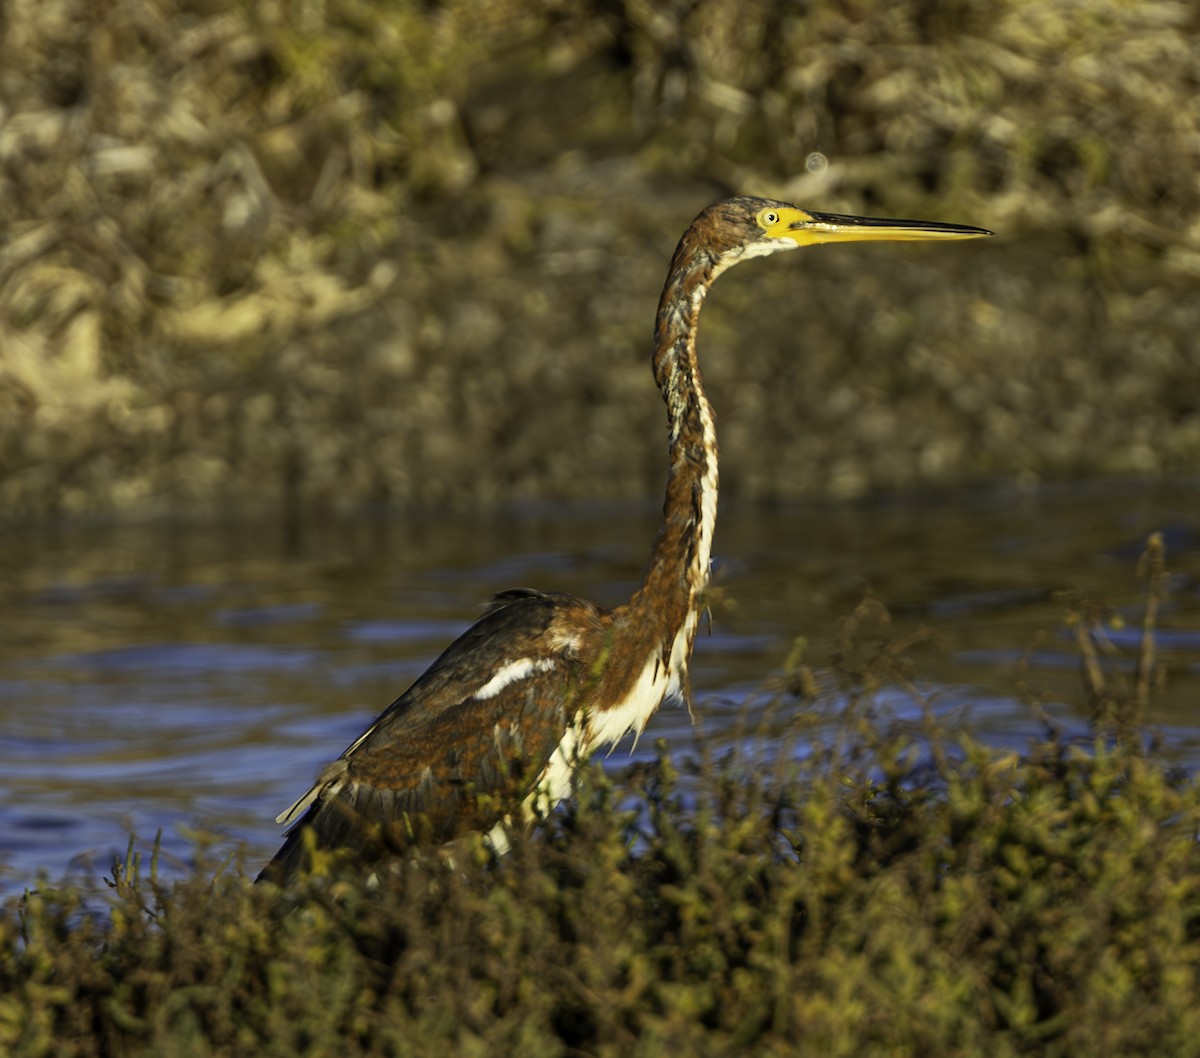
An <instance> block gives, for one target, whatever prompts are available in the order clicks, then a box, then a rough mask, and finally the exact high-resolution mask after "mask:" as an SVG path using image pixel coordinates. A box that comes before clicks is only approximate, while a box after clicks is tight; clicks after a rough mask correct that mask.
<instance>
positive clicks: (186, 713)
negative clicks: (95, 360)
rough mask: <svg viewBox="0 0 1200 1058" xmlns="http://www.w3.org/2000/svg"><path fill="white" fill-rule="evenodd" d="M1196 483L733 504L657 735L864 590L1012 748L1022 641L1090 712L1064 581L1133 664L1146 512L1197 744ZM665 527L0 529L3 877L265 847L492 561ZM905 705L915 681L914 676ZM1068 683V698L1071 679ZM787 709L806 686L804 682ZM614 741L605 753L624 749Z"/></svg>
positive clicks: (518, 574) (936, 677) (522, 573)
mask: <svg viewBox="0 0 1200 1058" xmlns="http://www.w3.org/2000/svg"><path fill="white" fill-rule="evenodd" d="M1196 491H1197V489H1196V484H1195V483H1181V484H1177V485H1160V486H1157V487H1154V488H1149V487H1141V488H1135V487H1129V486H1114V485H1106V486H1087V487H1083V486H1076V487H1061V488H1054V489H1048V490H1042V491H1040V492H1039V493H1037V494H1035V495H1032V496H1029V495H1022V494H1019V493H1016V492H1011V491H1003V490H1000V491H975V492H967V493H960V494H955V495H950V496H941V497H938V498H936V499H930V498H928V497H924V498H922V497H907V498H905V497H900V498H890V499H887V500H879V501H873V502H865V503H857V504H852V505H830V504H820V505H814V506H811V507H804V508H799V507H782V508H770V509H764V508H760V507H750V506H744V505H738V504H737V503H734V502H728V503H726V504H725V506H724V509H723V510H722V516H721V522H720V525H719V526H718V533H717V544H716V563H715V583H716V586H717V588H718V596H717V601H716V604H715V606H714V610H715V619H714V624H713V630H712V634H711V635H702V636H701V638H700V639H699V640H698V642H697V647H696V657H695V662H694V665H693V684H694V693H695V700H696V710H697V714H698V717H699V721H700V726H699V727H698V728H693V727H692V726H691V724H690V722H689V719H688V715H687V711H686V710H685V709H682V708H666V709H664V710H662V711H660V712H659V713H658V714H657V715H656V717H655V718H654V719H653V720H652V722H651V724H650V727H649V729H648V731H647V733H646V736H644V737H643V740H642V742H641V744H640V746H639V749H638V755H639V756H642V755H645V754H646V753H649V752H651V750H650V747H652V746H653V742H654V739H655V738H659V737H661V738H665V739H666V740H667V741H668V742H669V743H670V744H671V746H672V748H673V749H674V750H675V751H676V752H678V753H695V752H696V751H697V749H698V739H700V738H701V737H702V738H704V739H705V740H706V744H707V745H709V746H710V747H712V746H715V747H720V746H722V745H725V744H728V742H729V740H732V739H734V738H735V737H736V731H737V730H738V726H739V722H740V721H741V720H743V719H744V718H745V713H746V710H747V708H751V709H752V708H754V706H753V705H751V706H747V702H748V701H749V702H751V703H753V702H761V701H762V700H763V698H764V697H765V695H764V693H763V688H764V686H766V685H768V684H769V683H770V681H771V680H772V678H773V677H777V676H778V674H779V673H780V670H781V668H782V666H783V664H784V661H785V659H786V658H787V656H788V655H789V653H790V652H791V651H792V649H793V646H794V643H795V641H796V638H797V637H798V636H803V637H805V638H806V640H807V646H806V648H805V652H804V657H805V660H806V661H807V662H808V663H809V664H811V665H813V666H814V668H815V669H816V673H817V677H818V682H820V678H821V667H822V666H823V665H824V664H825V663H826V662H827V659H828V658H829V656H830V649H831V645H832V643H833V642H834V637H835V634H836V628H837V623H838V621H839V619H840V618H841V617H842V616H844V615H845V614H847V613H849V612H850V611H851V610H852V609H853V607H854V606H855V605H856V604H857V603H858V601H859V600H860V599H861V598H862V596H863V592H864V590H870V591H871V593H872V594H873V595H874V596H875V597H877V598H878V599H880V600H881V601H883V602H884V603H886V604H887V606H888V607H889V609H890V611H891V618H892V619H891V623H890V624H889V625H888V626H887V627H886V628H884V627H882V626H872V627H868V628H867V629H866V630H865V631H864V633H863V636H862V638H861V641H862V642H863V643H864V644H865V647H864V650H868V649H869V647H870V646H871V644H872V643H873V642H875V641H877V640H879V639H880V638H881V637H883V636H899V635H903V634H905V633H907V632H915V631H917V630H918V629H927V630H929V631H930V632H931V633H932V635H933V637H934V639H935V640H936V644H935V645H933V646H929V647H926V648H924V649H920V650H918V651H917V652H916V653H915V654H914V655H913V656H914V660H915V662H916V671H917V676H918V679H919V681H920V684H919V685H920V690H921V692H922V694H926V695H929V696H931V698H932V700H933V702H934V704H935V706H936V708H937V709H939V710H943V709H944V710H957V709H959V708H961V707H963V706H967V707H969V717H970V723H971V725H972V726H973V727H974V728H975V729H976V730H977V731H978V733H979V734H980V735H981V736H982V737H984V738H986V739H988V740H989V741H991V742H992V743H994V744H997V745H1008V746H1012V747H1014V748H1020V747H1021V746H1022V745H1024V744H1025V743H1026V742H1027V741H1028V740H1029V739H1030V738H1032V737H1035V736H1036V735H1037V734H1038V733H1039V731H1040V730H1041V729H1040V727H1039V724H1038V721H1037V719H1036V718H1035V716H1034V715H1033V713H1032V712H1031V710H1030V708H1029V707H1028V705H1026V704H1024V702H1023V701H1022V700H1021V696H1020V695H1019V694H1018V693H1017V691H1016V686H1017V676H1018V664H1019V662H1020V661H1021V659H1022V658H1023V657H1025V658H1026V659H1027V661H1028V666H1029V669H1028V674H1027V679H1028V680H1029V682H1031V683H1032V684H1033V685H1034V686H1035V688H1036V689H1037V691H1038V692H1039V694H1040V695H1041V696H1042V697H1043V698H1044V699H1045V700H1046V701H1047V703H1048V708H1049V710H1050V711H1051V712H1052V713H1053V714H1054V715H1055V716H1056V717H1058V718H1059V719H1060V720H1061V721H1062V722H1063V723H1065V724H1067V725H1068V726H1069V725H1072V724H1074V725H1077V726H1078V727H1079V728H1080V730H1082V729H1083V726H1084V723H1085V717H1084V716H1083V715H1082V714H1081V713H1080V712H1079V706H1078V704H1077V703H1080V702H1082V700H1083V695H1082V693H1081V690H1080V681H1079V676H1078V654H1077V652H1076V649H1075V647H1074V644H1073V642H1072V640H1071V636H1070V633H1069V630H1068V629H1067V628H1066V626H1065V623H1064V616H1065V613H1066V605H1065V603H1064V601H1063V599H1062V598H1061V596H1059V594H1058V593H1060V592H1062V591H1070V590H1074V591H1077V592H1081V593H1088V594H1091V595H1095V596H1102V597H1105V598H1107V599H1109V600H1111V601H1112V602H1113V603H1114V604H1115V605H1116V606H1117V608H1118V612H1119V613H1121V614H1123V615H1125V616H1126V619H1127V621H1128V622H1131V623H1127V625H1126V627H1125V628H1124V629H1119V628H1118V629H1115V630H1114V631H1113V632H1112V634H1111V638H1112V639H1113V640H1114V644H1115V646H1116V647H1118V648H1123V650H1124V653H1123V654H1122V655H1120V656H1118V657H1116V658H1114V660H1113V662H1112V664H1113V665H1114V666H1115V667H1116V668H1121V667H1126V668H1128V667H1129V665H1130V660H1129V659H1130V658H1131V657H1132V656H1133V651H1134V650H1135V649H1136V639H1137V625H1136V622H1137V621H1138V620H1140V617H1139V614H1140V606H1141V597H1142V596H1141V589H1140V586H1139V581H1138V578H1137V576H1136V567H1137V558H1138V555H1139V554H1140V552H1141V550H1142V548H1143V546H1144V543H1145V539H1146V537H1147V535H1148V533H1149V532H1150V531H1152V530H1155V529H1158V530H1162V531H1163V532H1164V534H1165V537H1166V541H1167V548H1168V553H1167V561H1168V566H1169V568H1170V569H1171V570H1172V571H1174V573H1173V578H1172V592H1171V597H1170V600H1169V602H1168V604H1167V605H1166V607H1165V608H1164V610H1163V612H1162V614H1161V618H1160V629H1161V631H1160V637H1159V648H1160V652H1161V653H1162V656H1163V660H1164V661H1165V663H1166V664H1167V666H1168V670H1169V674H1170V678H1169V680H1168V682H1167V685H1166V687H1165V689H1164V690H1163V691H1162V692H1161V693H1160V694H1159V695H1158V696H1157V697H1156V699H1155V701H1154V705H1153V708H1152V711H1151V714H1150V716H1149V718H1148V719H1149V721H1150V722H1151V723H1152V724H1154V725H1155V726H1156V727H1157V728H1158V729H1159V730H1160V731H1161V732H1162V733H1163V736H1164V741H1165V742H1166V743H1167V745H1168V746H1169V747H1170V750H1171V752H1172V753H1174V754H1175V755H1177V757H1178V758H1179V759H1180V760H1181V761H1182V762H1183V763H1184V764H1186V765H1187V766H1189V767H1194V766H1196V765H1197V764H1198V763H1200V716H1198V714H1197V710H1196V706H1197V703H1198V702H1200V694H1198V693H1197V691H1198V689H1200V505H1198V504H1197V503H1196V501H1195V495H1196ZM656 527H657V512H656V511H655V510H654V509H653V508H652V507H649V506H647V507H644V508H629V507H625V508H612V507H589V508H581V507H573V508H569V509H566V510H557V509H553V508H549V507H539V508H532V509H524V510H518V511H511V512H507V513H505V514H504V515H496V516H493V517H489V518H486V519H483V520H480V519H479V518H478V517H476V516H450V515H443V514H439V515H437V516H436V517H434V516H429V517H399V516H395V515H391V516H385V515H376V516H370V517H366V516H364V517H362V518H359V519H356V520H353V521H341V522H328V523H322V524H315V523H314V524H309V525H306V526H303V527H301V528H300V529H295V528H292V529H287V530H285V529H284V528H283V527H280V526H278V525H274V524H247V523H237V522H231V523H229V524H225V525H220V526H214V525H212V524H208V525H203V526H199V525H191V526H189V525H163V524H159V525H109V526H96V525H88V526H74V527H66V528H59V529H51V530H46V529H39V530H37V531H17V532H9V533H7V534H6V535H5V538H4V545H5V546H4V553H3V556H2V557H0V570H2V575H3V581H2V584H3V588H2V590H3V602H4V606H3V607H2V609H0V865H2V869H0V892H8V893H11V892H13V891H14V890H19V888H20V887H21V886H22V885H25V884H27V883H29V882H30V881H32V880H33V879H35V878H36V876H37V875H38V873H39V872H40V871H44V872H45V873H46V874H47V875H48V876H49V877H50V878H51V879H54V880H57V879H59V878H61V877H63V876H64V875H65V874H67V873H69V872H76V873H77V874H83V875H88V876H93V877H94V876H95V875H97V874H100V873H104V872H106V871H107V870H108V868H109V866H110V864H111V861H112V858H113V856H114V855H120V854H123V852H124V850H125V847H126V845H127V842H128V840H129V837H130V834H131V833H132V834H134V835H136V839H137V842H138V845H139V847H145V846H147V845H148V844H149V843H150V842H151V841H152V840H153V837H154V834H155V832H156V831H157V830H158V829H159V828H161V829H162V831H163V847H164V850H165V853H166V861H167V866H168V867H169V866H170V864H171V863H172V862H176V863H183V862H184V861H185V860H186V858H187V857H188V856H189V855H190V853H191V851H192V850H193V848H194V844H193V839H192V836H191V832H192V831H193V830H197V829H198V830H205V831H211V832H215V833H216V834H217V835H219V838H220V842H221V844H222V845H225V846H229V847H231V848H233V847H240V848H241V849H242V850H243V851H244V854H245V856H246V861H247V863H248V864H250V865H251V866H254V865H255V864H256V863H257V862H259V861H260V860H262V859H264V858H266V857H267V856H269V854H270V853H271V852H272V851H273V850H274V848H275V847H276V845H277V844H278V840H279V832H280V828H279V827H277V826H276V825H275V824H274V822H273V819H274V817H275V815H276V814H277V813H278V812H279V811H280V810H282V809H283V808H284V807H286V806H287V805H288V804H290V803H291V802H292V800H293V799H294V798H295V797H296V796H297V795H298V794H300V793H302V792H303V790H304V789H305V788H306V787H307V785H308V783H309V782H310V780H311V779H312V778H313V776H314V775H315V773H316V772H317V771H318V770H319V768H320V767H321V765H322V764H324V763H325V762H327V761H328V760H330V759H331V758H333V757H335V756H336V755H337V754H338V753H339V752H340V751H341V750H342V749H343V748H344V747H345V746H346V745H348V744H349V743H350V742H351V741H353V739H354V738H355V737H356V736H357V735H358V734H359V733H360V732H361V730H362V729H363V727H364V726H365V725H366V724H367V723H368V722H369V721H370V720H371V719H372V718H373V717H374V716H375V715H376V713H378V712H379V711H380V710H381V709H382V708H383V707H385V706H386V705H387V704H388V703H389V702H391V701H392V699H393V698H395V697H396V696H397V694H398V693H399V692H400V691H402V690H403V689H404V688H405V687H406V686H407V685H408V683H409V682H410V681H411V680H412V679H414V678H415V677H416V676H417V675H419V674H420V672H421V671H422V670H423V669H424V667H425V666H426V665H427V664H428V663H429V662H430V661H431V660H432V659H433V658H434V657H435V656H436V655H437V654H438V653H439V652H440V651H441V649H442V648H443V647H444V646H445V645H446V644H447V643H448V642H449V641H450V640H451V639H452V638H453V637H454V636H455V635H456V634H458V633H459V632H460V631H462V630H463V629H465V628H466V627H467V626H468V624H469V623H470V622H471V621H472V619H473V618H474V617H475V616H476V615H477V614H478V612H479V607H480V605H481V604H482V603H483V602H484V601H485V600H486V599H487V598H488V597H489V595H490V594H491V593H492V592H494V591H497V590H500V589H503V588H505V587H511V586H518V585H522V586H534V587H539V588H545V589H550V590H569V591H574V592H578V593H580V594H585V595H588V596H590V597H591V598H593V599H595V600H596V601H597V602H600V603H603V604H608V605H611V604H614V603H616V602H619V601H621V600H622V599H624V598H626V597H627V596H628V595H629V593H630V591H631V590H632V589H633V587H634V586H635V584H636V583H637V581H638V579H639V578H640V576H641V573H642V571H643V566H644V563H645V561H646V558H647V556H648V553H649V547H650V543H651V540H652V539H653V535H654V532H655V529H656ZM891 698H892V700H893V702H894V703H895V705H896V707H897V709H898V710H899V711H901V712H903V711H904V710H905V709H906V708H910V709H912V710H913V711H915V710H916V708H917V706H916V705H915V703H913V702H912V701H911V698H910V696H908V695H907V694H906V692H904V691H903V690H902V689H896V690H895V691H893V692H891ZM1073 703H1076V704H1073ZM787 708H793V709H804V708H807V706H806V705H805V703H804V702H803V701H801V700H799V699H797V700H795V701H794V703H792V704H791V705H789V706H787ZM627 747H628V744H626V745H625V746H623V747H622V748H621V749H619V750H618V751H617V752H616V753H614V754H613V755H612V756H611V757H610V758H608V761H607V766H608V767H610V768H612V769H614V770H619V769H620V768H622V767H624V766H625V765H626V764H627V763H628V761H629V757H628V755H627V753H626V752H625V751H626V749H627Z"/></svg>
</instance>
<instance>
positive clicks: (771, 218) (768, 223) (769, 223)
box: [758, 209, 779, 228]
mask: <svg viewBox="0 0 1200 1058" xmlns="http://www.w3.org/2000/svg"><path fill="white" fill-rule="evenodd" d="M758 222H759V224H761V225H762V226H763V227H764V228H773V227H774V226H775V225H776V224H778V223H779V214H778V213H776V212H775V211H774V210H773V209H764V210H763V211H762V212H761V213H760V214H759V215H758Z"/></svg>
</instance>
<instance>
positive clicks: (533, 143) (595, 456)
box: [0, 0, 1200, 518]
mask: <svg viewBox="0 0 1200 1058" xmlns="http://www.w3.org/2000/svg"><path fill="white" fill-rule="evenodd" d="M1198 30H1200V9H1197V8H1196V7H1195V6H1194V5H1193V4H1191V3H1190V2H1187V0H1162V2H1153V0H1146V2H1141V3H1127V2H1124V0H1089V2H1088V3H1079V2H1078V0H1037V2H1033V0H952V2H945V0H936V2H934V0H898V2H895V3H889V4H886V5H879V4H876V3H872V2H867V0H808V2H796V3H777V2H773V0H771V2H768V0H751V2H745V0H673V2H666V3H658V2H655V3H651V2H648V0H488V2H486V3H485V2H483V0H449V2H445V3H419V2H414V0H393V2H386V3H385V2H379V3H369V2H366V0H325V2H321V0H192V2H189V0H174V2H173V0H8V3H6V4H5V6H4V8H3V10H2V12H0V512H3V517H6V518H13V517H25V516H30V515H37V514H40V513H46V512H55V511H58V512H78V511H92V510H162V509H168V508H173V509H204V508H206V507H212V506H213V505H218V504H220V505H226V504H233V505H242V506H245V505H250V504H254V505H262V504H266V505H269V506H273V505H277V504H285V505H290V506H293V507H296V508H298V509H304V508H308V507H314V506H318V507H322V508H324V507H327V506H330V505H353V504H358V503H362V502H375V501H384V502H399V503H438V504H446V503H452V504H476V503H485V504H486V503H493V502H502V501H505V500H509V499H522V498H530V497H539V496H554V497H577V496H585V495H586V496H601V497H618V496H645V495H652V494H654V493H656V492H657V490H658V489H659V488H660V483H661V479H662V475H663V453H662V439H661V437H660V432H661V428H662V415H663V412H662V407H661V404H660V403H659V400H658V398H657V395H656V394H655V393H654V390H653V387H652V385H651V383H650V374H649V370H648V366H647V360H648V353H649V336H650V331H651V323H652V318H653V311H654V305H655V302H656V299H657V294H658V290H659V288H660V285H661V282H662V276H663V273H664V271H665V266H666V262H667V260H668V258H669V254H670V252H671V249H672V247H673V245H674V241H675V239H676V238H677V237H678V235H679V233H680V231H682V229H683V227H684V226H685V225H686V223H687V222H688V220H689V219H690V218H691V217H692V216H693V215H694V214H695V213H696V212H697V211H698V210H699V209H700V208H702V207H703V206H704V205H706V204H707V203H708V202H709V201H712V200H714V199H716V198H718V197H721V196H723V195H725V194H728V193H759V194H770V195H774V196H778V197H783V198H786V199H789V200H792V201H795V202H797V203H799V204H801V205H806V206H809V207H811V208H814V209H823V210H833V211H842V212H859V213H868V214H884V215H895V216H920V217H928V218H930V219H942V220H951V221H959V222H964V223H974V224H980V225H984V226H987V227H991V228H994V229H996V230H997V232H998V233H999V238H998V239H997V240H993V241H992V242H991V243H987V244H984V243H967V244H963V245H962V246H955V247H937V248H916V247H913V248H909V247H862V248H839V249H837V250H822V251H812V252H808V253H805V254H803V255H796V256H795V257H789V258H787V259H785V260H786V264H784V265H780V264H779V263H777V262H773V263H772V264H771V265H770V266H756V267H754V268H745V269H739V270H738V271H736V272H735V273H733V274H732V275H731V276H730V277H728V278H726V279H723V280H722V285H721V287H720V288H719V295H718V296H717V297H716V298H714V299H713V301H712V303H711V305H710V307H709V309H708V312H707V319H706V329H705V333H704V334H703V335H702V339H701V342H702V347H703V350H702V351H703V355H704V362H705V368H706V374H707V378H708V380H709V384H710V389H711V391H712V395H713V398H714V402H715V403H716V405H717V408H718V412H719V413H720V415H721V425H722V431H723V432H722V440H723V445H724V451H725V453H726V457H727V459H726V464H725V466H726V471H725V473H724V475H723V478H724V483H725V485H726V487H727V488H728V489H729V490H730V491H733V492H737V493H741V494H743V495H747V496H752V497H758V498H762V497H781V498H788V497H795V496H801V495H811V494H814V493H819V492H833V493H835V494H842V495H853V494H857V493H861V492H864V491H867V490H871V489H876V488H896V487H908V486H913V485H928V484H935V485H943V484H954V483H960V482H964V481H974V480H980V479H990V478H997V477H999V478H1009V479H1012V478H1017V479H1021V480H1028V481H1036V480H1040V479H1044V478H1048V477H1068V476H1081V475H1093V474H1107V475H1155V474H1161V473H1172V472H1180V471H1187V470H1192V469H1194V468H1195V467H1196V465H1197V462H1198V457H1200V384H1198V383H1200V337H1198V335H1200V301H1198V299H1197V298H1196V297H1195V296H1194V289H1195V286H1196V284H1197V281H1198V278H1200V220H1198V217H1200V210H1198V209H1197V206H1198V203H1200V178H1198V177H1197V173H1200V95H1198V93H1197V91H1196V86H1197V84H1198V83H1200V49H1197V48H1196V47H1195V40H1196V34H1197V31H1198Z"/></svg>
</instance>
